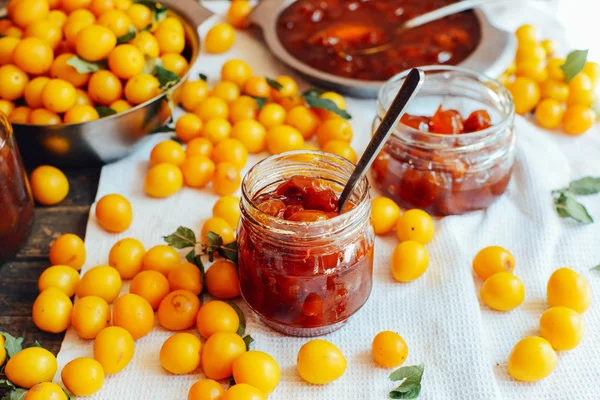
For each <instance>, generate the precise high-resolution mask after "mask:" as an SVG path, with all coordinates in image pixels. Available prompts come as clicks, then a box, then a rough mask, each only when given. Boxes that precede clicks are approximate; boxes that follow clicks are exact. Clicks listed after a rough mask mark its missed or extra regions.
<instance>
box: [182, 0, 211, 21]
mask: <svg viewBox="0 0 600 400" xmlns="http://www.w3.org/2000/svg"><path fill="white" fill-rule="evenodd" d="M173 3H174V4H177V5H178V6H180V7H181V9H182V10H185V15H186V16H187V17H188V18H190V20H191V21H192V22H193V23H194V25H196V26H197V27H198V26H200V25H202V23H203V22H204V21H206V20H207V19H209V18H210V17H212V16H213V15H214V14H213V13H212V11H210V10H209V9H208V8H206V7H204V6H203V5H202V4H200V2H199V1H194V2H193V3H196V4H194V6H193V7H190V4H189V3H190V2H189V0H186V1H182V0H175V1H174V2H173ZM178 8H179V7H178Z"/></svg>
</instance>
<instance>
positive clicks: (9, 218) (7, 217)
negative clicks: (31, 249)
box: [0, 113, 33, 264]
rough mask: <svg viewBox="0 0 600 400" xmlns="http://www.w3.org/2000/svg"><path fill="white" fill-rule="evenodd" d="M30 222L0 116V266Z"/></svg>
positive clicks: (22, 179)
mask: <svg viewBox="0 0 600 400" xmlns="http://www.w3.org/2000/svg"><path fill="white" fill-rule="evenodd" d="M32 222H33V197H32V196H31V188H30V186H29V181H28V180H27V174H26V173H25V169H24V168H23V162H22V161H21V155H20V154H19V149H18V148H17V142H16V141H15V138H14V136H13V131H12V127H11V125H10V123H9V122H8V120H7V119H6V117H5V116H4V114H2V113H0V264H2V262H4V261H6V260H7V259H8V258H9V257H11V256H13V255H14V254H15V253H16V252H17V251H18V250H19V249H20V248H21V247H22V246H23V245H24V244H25V241H26V240H27V238H28V237H29V233H30V231H31V225H32Z"/></svg>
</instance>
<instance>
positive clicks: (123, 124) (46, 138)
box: [13, 0, 212, 167]
mask: <svg viewBox="0 0 600 400" xmlns="http://www.w3.org/2000/svg"><path fill="white" fill-rule="evenodd" d="M161 3H162V4H163V5H165V6H166V7H167V8H168V9H169V10H170V11H173V12H174V13H175V14H177V15H178V16H179V18H180V20H181V21H182V23H183V26H184V30H185V39H186V48H185V50H184V53H183V54H184V56H185V57H186V59H188V61H189V65H190V66H192V65H193V64H194V62H195V61H196V59H197V58H198V55H199V54H200V36H199V35H198V26H199V25H200V24H202V23H203V22H204V21H205V20H207V19H208V18H209V17H210V16H211V15H212V13H211V12H210V11H209V10H207V9H205V8H204V7H202V6H201V5H200V4H198V3H197V2H195V1H193V0H164V1H163V0H161ZM187 74H188V72H186V73H185V75H183V76H182V78H181V80H180V81H179V82H178V83H177V85H175V86H174V87H173V88H172V89H171V90H170V91H171V97H172V99H173V101H174V103H175V104H177V102H178V98H179V92H180V88H181V85H182V84H183V82H184V81H185V80H186V79H187ZM167 97H168V96H167V93H166V92H163V93H162V94H161V95H160V96H158V97H155V98H154V99H152V100H149V101H147V102H146V103H143V104H140V105H137V106H135V107H133V108H132V109H130V110H128V111H126V112H123V113H119V114H115V115H111V116H108V117H104V118H100V119H98V120H95V121H91V122H84V123H78V124H60V125H48V126H42V125H29V124H17V123H15V124H13V130H14V133H15V137H16V139H17V142H18V143H19V149H20V150H21V154H22V156H23V159H24V161H25V163H26V164H28V165H36V164H40V163H47V164H52V165H56V166H62V167H81V166H90V165H101V164H104V163H108V162H111V161H116V160H118V159H120V158H123V157H125V156H126V155H128V154H129V153H131V152H132V151H133V150H134V149H135V147H136V144H138V143H139V142H140V140H141V139H142V138H143V137H144V136H145V135H146V134H148V133H149V132H152V131H153V130H155V129H157V128H159V127H161V126H163V125H164V124H165V123H166V122H167V120H168V119H169V117H170V116H171V110H170V108H169V103H168V99H167Z"/></svg>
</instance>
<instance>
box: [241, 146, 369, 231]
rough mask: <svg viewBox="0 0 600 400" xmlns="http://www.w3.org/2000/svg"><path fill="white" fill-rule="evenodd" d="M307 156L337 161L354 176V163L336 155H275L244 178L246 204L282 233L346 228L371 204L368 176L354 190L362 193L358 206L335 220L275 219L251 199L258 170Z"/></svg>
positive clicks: (313, 152)
mask: <svg viewBox="0 0 600 400" xmlns="http://www.w3.org/2000/svg"><path fill="white" fill-rule="evenodd" d="M307 155H308V156H311V155H312V156H315V157H323V158H324V159H327V158H328V159H330V160H333V161H335V162H336V163H338V164H340V165H342V166H343V167H344V168H345V169H346V170H347V171H348V177H349V176H350V174H352V171H353V170H354V168H355V165H354V164H353V163H352V162H350V161H349V160H347V159H345V158H343V157H340V156H338V155H336V154H332V153H327V152H324V151H318V150H293V151H287V152H284V153H279V154H274V155H272V156H270V157H267V158H265V159H263V160H261V161H259V162H258V163H256V164H255V165H254V166H253V167H252V168H251V169H250V170H249V171H248V173H247V174H246V175H245V176H244V179H243V181H242V186H241V187H242V200H243V202H246V203H247V204H248V205H250V206H251V207H252V209H253V210H256V211H257V212H258V213H259V215H260V216H261V220H262V221H263V223H266V224H268V225H274V226H277V227H280V228H281V229H278V230H280V231H281V230H285V228H289V229H298V228H300V229H302V228H307V227H311V228H315V229H317V230H319V229H324V228H326V227H328V226H331V225H340V222H341V226H339V227H340V228H344V227H345V226H346V224H347V222H348V221H353V220H355V219H356V218H357V217H358V216H359V215H360V213H361V212H363V211H364V208H365V204H367V203H369V202H368V199H369V181H368V179H367V177H366V176H364V177H363V178H362V179H361V181H360V183H359V184H358V185H357V186H356V187H355V189H354V190H355V191H357V192H359V193H360V195H359V197H358V199H357V203H356V206H355V207H353V208H352V209H350V210H349V211H346V212H344V213H342V214H339V215H337V216H335V217H333V218H330V219H326V220H322V221H314V222H303V221H290V220H285V219H281V218H277V217H274V216H271V215H269V214H267V213H265V212H264V211H262V210H261V209H260V208H258V205H257V204H256V202H255V201H254V198H251V197H250V195H249V193H251V192H252V189H251V187H249V185H250V182H249V181H250V179H251V176H252V174H256V173H257V171H258V170H260V169H261V168H263V167H265V166H267V165H268V164H269V163H273V162H277V161H279V160H283V159H285V158H291V157H294V156H307ZM307 166H308V163H307ZM311 166H312V168H313V170H314V168H318V166H315V165H314V164H311ZM291 176H292V175H290V177H291ZM339 183H342V182H339ZM343 184H345V182H343ZM261 189H262V188H261Z"/></svg>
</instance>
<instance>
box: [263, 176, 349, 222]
mask: <svg viewBox="0 0 600 400" xmlns="http://www.w3.org/2000/svg"><path fill="white" fill-rule="evenodd" d="M338 200H339V197H338V195H337V193H335V192H334V191H333V190H332V189H330V188H326V187H324V186H323V185H322V184H321V182H320V181H319V180H318V179H315V178H309V177H305V176H298V175H296V176H293V177H291V178H290V179H288V180H287V181H285V182H283V183H281V184H280V185H279V186H278V187H277V189H275V191H273V192H271V193H266V194H262V195H260V196H259V197H257V198H256V199H255V201H256V203H257V207H258V208H259V209H260V210H261V211H263V212H264V213H266V214H269V215H270V216H272V217H277V218H281V219H285V220H288V221H297V222H316V221H323V220H327V219H330V218H333V217H335V216H337V215H338V212H337V210H338V204H339V201H338Z"/></svg>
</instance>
